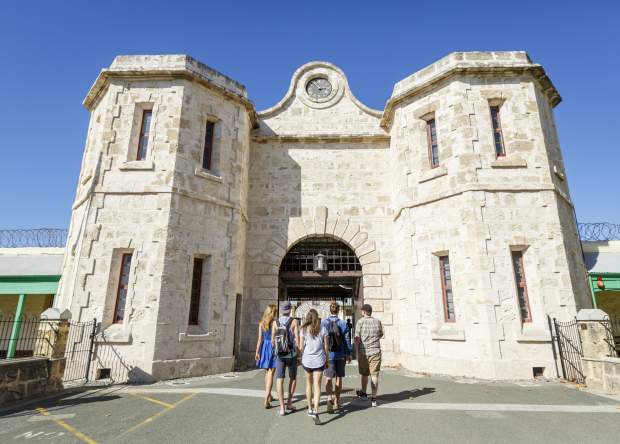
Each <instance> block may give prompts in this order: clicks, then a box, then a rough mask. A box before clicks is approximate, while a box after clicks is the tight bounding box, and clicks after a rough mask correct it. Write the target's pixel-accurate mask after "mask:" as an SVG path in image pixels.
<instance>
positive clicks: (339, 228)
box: [334, 217, 349, 238]
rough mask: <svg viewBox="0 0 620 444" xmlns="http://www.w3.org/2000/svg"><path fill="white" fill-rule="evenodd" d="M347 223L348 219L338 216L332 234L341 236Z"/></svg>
mask: <svg viewBox="0 0 620 444" xmlns="http://www.w3.org/2000/svg"><path fill="white" fill-rule="evenodd" d="M348 225H349V219H346V218H343V217H338V220H337V221H336V227H335V228H334V236H336V237H339V238H343V237H344V232H345V231H346V229H347V228H348Z"/></svg>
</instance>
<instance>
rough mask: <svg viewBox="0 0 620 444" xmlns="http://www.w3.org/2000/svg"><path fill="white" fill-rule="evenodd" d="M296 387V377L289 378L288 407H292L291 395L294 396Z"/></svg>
mask: <svg viewBox="0 0 620 444" xmlns="http://www.w3.org/2000/svg"><path fill="white" fill-rule="evenodd" d="M296 388H297V377H295V379H291V380H289V383H288V407H289V409H292V408H293V397H294V396H295V389H296Z"/></svg>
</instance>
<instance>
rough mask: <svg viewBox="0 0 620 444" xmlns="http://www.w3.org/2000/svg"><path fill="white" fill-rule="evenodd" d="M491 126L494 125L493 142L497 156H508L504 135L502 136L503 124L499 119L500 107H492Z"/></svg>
mask: <svg viewBox="0 0 620 444" xmlns="http://www.w3.org/2000/svg"><path fill="white" fill-rule="evenodd" d="M490 109H491V124H492V125H493V141H494V142H495V155H496V156H497V157H502V156H505V155H506V150H505V149H504V135H503V134H502V122H501V120H500V117H499V106H491V107H490Z"/></svg>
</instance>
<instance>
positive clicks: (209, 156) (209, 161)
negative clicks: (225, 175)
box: [202, 121, 215, 170]
mask: <svg viewBox="0 0 620 444" xmlns="http://www.w3.org/2000/svg"><path fill="white" fill-rule="evenodd" d="M214 138H215V122H211V121H207V127H206V129H205V144H204V147H203V151H202V168H203V169H205V170H212V169H213V168H212V167H213V141H214Z"/></svg>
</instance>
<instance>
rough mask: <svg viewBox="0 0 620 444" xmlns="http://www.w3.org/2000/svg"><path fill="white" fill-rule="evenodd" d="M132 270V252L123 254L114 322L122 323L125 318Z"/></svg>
mask: <svg viewBox="0 0 620 444" xmlns="http://www.w3.org/2000/svg"><path fill="white" fill-rule="evenodd" d="M130 270H131V253H125V254H123V257H122V258H121V271H120V275H119V277H118V287H117V289H116V305H115V306H114V319H113V322H114V323H119V324H120V323H122V322H123V319H124V318H125V304H126V303H127V289H128V287H129V272H130Z"/></svg>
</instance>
